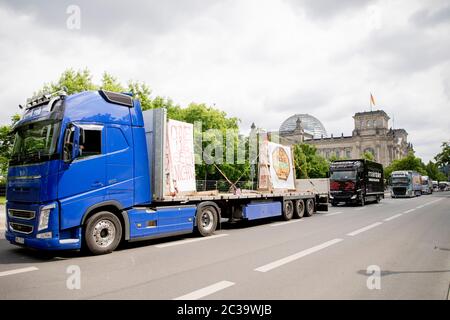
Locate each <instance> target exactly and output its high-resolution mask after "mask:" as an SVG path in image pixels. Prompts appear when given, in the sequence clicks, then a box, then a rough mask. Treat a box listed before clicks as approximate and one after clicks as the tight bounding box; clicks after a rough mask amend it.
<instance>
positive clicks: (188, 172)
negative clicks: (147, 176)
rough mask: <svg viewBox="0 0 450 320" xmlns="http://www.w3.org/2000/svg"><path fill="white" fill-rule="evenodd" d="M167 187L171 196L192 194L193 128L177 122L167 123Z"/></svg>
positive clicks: (193, 184) (193, 175) (193, 168)
mask: <svg viewBox="0 0 450 320" xmlns="http://www.w3.org/2000/svg"><path fill="white" fill-rule="evenodd" d="M166 148H167V149H168V150H167V155H168V172H169V177H168V180H169V181H168V185H169V191H170V193H171V194H176V193H179V192H194V191H195V190H196V184H195V158H194V126H193V125H192V124H191V123H186V122H181V121H177V120H169V121H168V122H167V144H166Z"/></svg>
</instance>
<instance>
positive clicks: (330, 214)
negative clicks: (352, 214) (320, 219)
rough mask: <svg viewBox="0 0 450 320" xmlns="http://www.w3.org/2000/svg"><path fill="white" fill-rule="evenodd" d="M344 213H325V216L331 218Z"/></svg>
mask: <svg viewBox="0 0 450 320" xmlns="http://www.w3.org/2000/svg"><path fill="white" fill-rule="evenodd" d="M341 213H342V211H338V212H331V213H325V214H324V216H326V217H329V216H335V215H337V214H341Z"/></svg>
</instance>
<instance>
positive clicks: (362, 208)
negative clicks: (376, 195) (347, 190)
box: [355, 207, 367, 211]
mask: <svg viewBox="0 0 450 320" xmlns="http://www.w3.org/2000/svg"><path fill="white" fill-rule="evenodd" d="M365 208H367V207H361V208H356V209H355V210H356V211H359V210H364V209H365Z"/></svg>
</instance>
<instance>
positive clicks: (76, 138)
mask: <svg viewBox="0 0 450 320" xmlns="http://www.w3.org/2000/svg"><path fill="white" fill-rule="evenodd" d="M74 128H75V130H74V134H73V148H72V161H73V160H75V159H76V158H78V156H79V155H80V127H79V126H77V125H74Z"/></svg>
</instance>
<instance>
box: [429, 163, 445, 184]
mask: <svg viewBox="0 0 450 320" xmlns="http://www.w3.org/2000/svg"><path fill="white" fill-rule="evenodd" d="M425 170H426V171H427V176H429V177H430V179H431V180H436V181H444V180H447V179H446V177H445V174H443V173H442V172H441V171H440V170H439V167H438V165H437V164H436V163H434V162H433V161H429V162H428V164H427V165H426V167H425Z"/></svg>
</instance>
